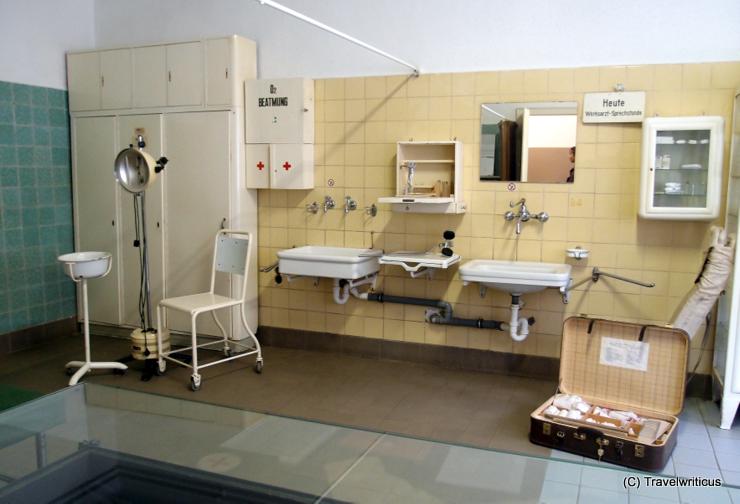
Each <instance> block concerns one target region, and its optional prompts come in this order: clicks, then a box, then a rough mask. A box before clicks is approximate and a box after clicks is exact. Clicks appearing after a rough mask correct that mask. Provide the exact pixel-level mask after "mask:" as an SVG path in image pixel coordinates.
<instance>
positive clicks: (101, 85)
mask: <svg viewBox="0 0 740 504" xmlns="http://www.w3.org/2000/svg"><path fill="white" fill-rule="evenodd" d="M100 87H105V75H101V76H100Z"/></svg>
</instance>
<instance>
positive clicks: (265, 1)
mask: <svg viewBox="0 0 740 504" xmlns="http://www.w3.org/2000/svg"><path fill="white" fill-rule="evenodd" d="M257 1H258V2H259V3H260V4H262V5H267V6H269V7H272V8H273V9H277V10H279V11H281V12H284V13H286V14H288V15H290V16H293V17H294V18H297V19H300V20H301V21H304V22H306V23H308V24H310V25H313V26H315V27H317V28H320V29H322V30H324V31H327V32H329V33H331V34H333V35H336V36H337V37H339V38H343V39H344V40H348V41H349V42H352V43H353V44H356V45H358V46H360V47H364V48H365V49H367V50H368V51H372V52H374V53H376V54H380V55H381V56H383V57H385V58H388V59H389V60H393V61H395V62H396V63H399V64H401V65H403V66H405V67H408V68H410V69H411V70H413V72H414V76H418V75H419V69H418V68H416V66H414V65H412V64H411V63H409V62H407V61H404V60H402V59H401V58H397V57H395V56H393V55H392V54H388V53H387V52H385V51H383V50H382V49H378V48H377V47H375V46H371V45H370V44H367V43H365V42H363V41H362V40H359V39H356V38H355V37H353V36H352V35H348V34H346V33H344V32H341V31H339V30H337V29H335V28H332V27H331V26H328V25H325V24H324V23H322V22H321V21H318V20H316V19H314V18H311V17H308V16H306V15H305V14H301V13H300V12H298V11H295V10H293V9H291V8H289V7H286V6H284V5H282V4H279V3H277V2H274V1H273V0H257Z"/></svg>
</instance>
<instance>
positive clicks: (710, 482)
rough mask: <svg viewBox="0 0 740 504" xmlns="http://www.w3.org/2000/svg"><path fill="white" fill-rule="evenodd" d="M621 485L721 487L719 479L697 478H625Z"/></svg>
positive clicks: (635, 486)
mask: <svg viewBox="0 0 740 504" xmlns="http://www.w3.org/2000/svg"><path fill="white" fill-rule="evenodd" d="M622 484H623V485H624V488H628V489H629V488H641V487H646V488H652V487H674V488H679V487H700V488H701V487H718V486H722V480H721V479H720V478H702V477H699V476H692V477H684V476H661V477H657V476H637V475H634V476H627V477H625V478H624V480H623V482H622Z"/></svg>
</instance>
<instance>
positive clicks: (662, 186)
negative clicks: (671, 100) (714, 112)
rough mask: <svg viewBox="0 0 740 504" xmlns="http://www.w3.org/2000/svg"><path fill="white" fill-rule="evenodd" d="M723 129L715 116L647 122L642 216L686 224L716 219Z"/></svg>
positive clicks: (641, 199) (721, 121)
mask: <svg viewBox="0 0 740 504" xmlns="http://www.w3.org/2000/svg"><path fill="white" fill-rule="evenodd" d="M723 128H724V120H723V119H722V117H718V116H698V117H651V118H649V119H645V121H644V122H643V129H642V168H641V175H640V177H641V180H640V212H639V213H640V217H642V218H644V219H664V220H687V221H688V220H713V219H715V218H717V216H718V215H719V207H720V194H721V190H720V186H721V183H722V133H723Z"/></svg>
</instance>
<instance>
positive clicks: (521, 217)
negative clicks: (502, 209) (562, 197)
mask: <svg viewBox="0 0 740 504" xmlns="http://www.w3.org/2000/svg"><path fill="white" fill-rule="evenodd" d="M526 203H527V200H526V198H522V199H520V200H519V201H517V202H514V201H510V202H509V208H514V207H516V206H519V212H518V213H514V212H513V211H511V210H509V211H508V212H506V213H505V214H504V219H506V220H507V221H513V220H514V219H516V234H521V232H522V222H527V221H529V219H536V220H538V221H540V222H542V223H544V222H547V220H548V219H549V218H550V215H549V214H548V213H547V212H540V213H536V214H532V213H530V212H529V210H528V209H527V205H526Z"/></svg>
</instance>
